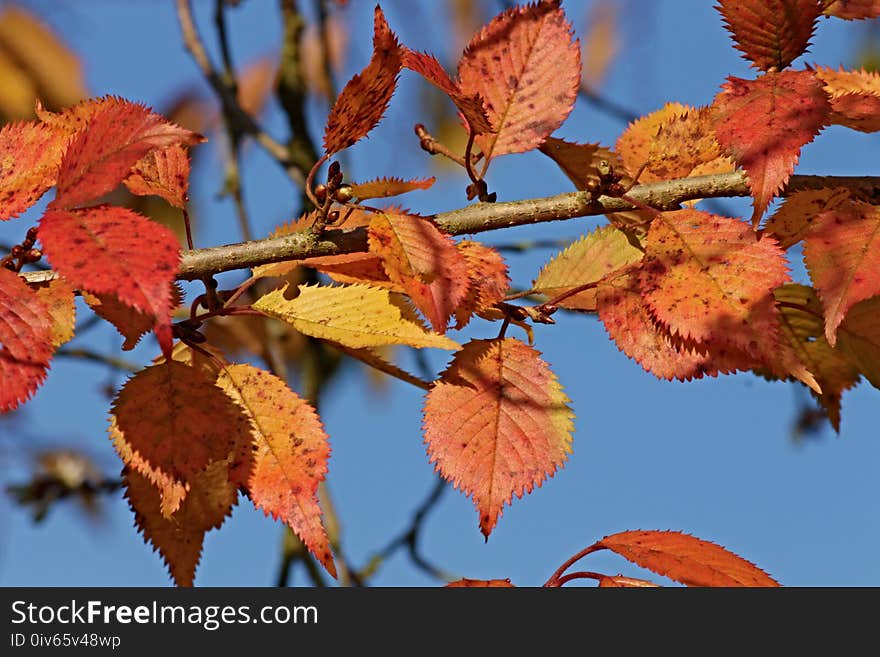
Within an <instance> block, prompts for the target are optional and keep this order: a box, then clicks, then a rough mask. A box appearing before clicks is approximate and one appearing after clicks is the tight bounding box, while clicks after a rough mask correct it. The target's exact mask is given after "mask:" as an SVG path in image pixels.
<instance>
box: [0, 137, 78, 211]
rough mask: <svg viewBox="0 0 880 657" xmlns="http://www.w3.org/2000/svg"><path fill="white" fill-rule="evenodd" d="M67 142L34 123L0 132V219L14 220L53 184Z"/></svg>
mask: <svg viewBox="0 0 880 657" xmlns="http://www.w3.org/2000/svg"><path fill="white" fill-rule="evenodd" d="M65 143H66V140H65V139H64V138H62V137H61V136H59V135H58V134H57V133H55V132H54V131H52V130H51V129H49V128H47V127H46V126H44V125H41V124H39V123H35V122H33V121H30V122H27V123H7V124H6V125H4V126H3V129H2V130H0V219H11V218H12V217H16V216H18V215H19V214H21V213H22V212H24V211H25V210H27V209H28V208H29V207H31V206H32V205H33V204H34V203H36V202H37V200H39V198H40V197H41V196H42V195H43V194H45V193H46V191H47V190H48V189H49V188H50V187H51V186H52V185H54V184H55V178H56V176H57V175H58V167H59V165H60V164H61V155H62V153H63V152H64V144H65Z"/></svg>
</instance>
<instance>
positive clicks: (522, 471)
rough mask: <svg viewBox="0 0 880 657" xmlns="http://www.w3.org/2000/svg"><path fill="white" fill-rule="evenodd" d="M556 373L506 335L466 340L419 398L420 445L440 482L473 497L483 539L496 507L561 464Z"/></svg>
mask: <svg viewBox="0 0 880 657" xmlns="http://www.w3.org/2000/svg"><path fill="white" fill-rule="evenodd" d="M568 401H569V399H568V397H566V395H565V393H564V392H563V391H562V386H560V385H559V382H558V381H557V380H556V375H554V374H553V372H552V371H551V370H550V368H549V366H548V365H547V364H546V363H545V362H544V361H543V360H541V358H540V354H539V353H538V352H537V351H536V350H534V349H532V348H531V347H529V346H527V345H525V344H523V343H522V342H520V341H519V340H515V339H513V338H502V339H496V340H472V341H471V342H469V343H468V344H466V345H465V346H464V348H463V349H462V350H461V351H459V352H458V353H457V354H456V355H455V358H454V359H453V361H452V363H451V364H450V366H449V368H448V369H447V370H446V371H445V372H444V373H443V374H442V375H441V377H440V380H439V381H438V382H437V384H436V385H435V386H434V388H433V389H432V390H431V391H430V392H428V394H427V397H426V399H425V409H424V410H425V420H424V423H423V426H424V430H425V443H426V444H427V445H428V454H429V456H430V458H431V462H432V463H436V470H437V471H438V472H440V474H441V475H442V476H443V478H444V479H446V480H447V481H450V482H452V484H453V485H454V486H455V487H456V488H458V489H460V490H462V491H463V492H464V493H465V494H466V495H468V496H470V497H472V498H473V500H474V504H475V505H476V507H477V511H478V512H479V514H480V530H481V531H482V532H483V535H484V536H486V537H487V538H488V536H489V534H490V533H491V532H492V529H493V528H494V527H495V524H496V523H497V522H498V516H499V515H501V509H502V507H503V506H504V505H505V504H509V503H510V502H511V501H512V499H513V496H514V495H516V496H517V497H522V496H523V495H525V494H526V493H530V492H532V489H533V488H534V487H535V486H536V485H537V486H540V485H541V484H542V483H543V482H544V480H545V479H546V478H547V477H551V476H553V474H554V473H555V472H556V470H557V468H560V467H562V465H563V463H564V462H565V460H566V458H567V457H568V454H569V453H570V452H571V432H572V429H573V426H572V417H573V413H572V412H571V409H569V407H568V405H567V404H568Z"/></svg>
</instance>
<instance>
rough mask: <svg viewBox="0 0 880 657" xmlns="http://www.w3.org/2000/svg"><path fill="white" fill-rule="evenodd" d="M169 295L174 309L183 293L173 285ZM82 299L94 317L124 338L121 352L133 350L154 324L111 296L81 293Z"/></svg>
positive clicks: (179, 302)
mask: <svg viewBox="0 0 880 657" xmlns="http://www.w3.org/2000/svg"><path fill="white" fill-rule="evenodd" d="M171 293H172V294H171V307H172V308H176V307H177V306H179V305H180V304H181V301H182V299H183V291H182V290H181V289H180V286H179V285H178V284H177V283H174V284H172V286H171ZM82 297H83V301H85V302H86V303H87V304H89V307H90V308H91V309H92V310H93V311H94V312H95V314H96V315H98V316H99V317H101V318H102V319H104V320H106V321H108V322H110V323H111V324H113V326H114V327H115V328H116V330H117V331H119V334H120V335H121V336H122V337H123V338H125V342H123V343H122V350H123V351H129V350H131V349H134V348H135V346H136V345H137V343H138V342H139V341H140V339H141V336H143V335H144V333H146V332H147V331H149V330H150V329H151V328H153V324H154V323H155V319H154V318H153V317H152V316H151V315H149V314H146V313H142V312H140V311H138V310H135V309H134V308H132V307H131V306H128V305H126V304H125V303H123V302H122V301H120V300H119V299H118V298H117V297H115V296H114V295H112V294H90V293H89V292H83V293H82Z"/></svg>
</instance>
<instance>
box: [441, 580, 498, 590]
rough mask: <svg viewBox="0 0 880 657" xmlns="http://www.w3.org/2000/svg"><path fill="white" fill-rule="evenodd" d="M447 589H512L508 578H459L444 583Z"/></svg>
mask: <svg viewBox="0 0 880 657" xmlns="http://www.w3.org/2000/svg"><path fill="white" fill-rule="evenodd" d="M446 588H448V589H512V588H515V587H514V585H513V584H511V583H510V580H509V579H467V578H465V579H459V580H456V581H454V582H450V583H449V584H447V585H446Z"/></svg>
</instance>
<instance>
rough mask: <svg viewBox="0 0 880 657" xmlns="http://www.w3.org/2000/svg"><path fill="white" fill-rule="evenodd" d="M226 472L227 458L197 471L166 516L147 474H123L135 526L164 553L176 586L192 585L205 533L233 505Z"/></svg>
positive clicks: (233, 490) (233, 489) (235, 492)
mask: <svg viewBox="0 0 880 657" xmlns="http://www.w3.org/2000/svg"><path fill="white" fill-rule="evenodd" d="M228 470H229V465H228V463H227V462H226V461H215V462H213V463H211V464H210V465H209V466H207V467H206V468H205V469H204V470H203V471H202V472H199V473H198V474H197V475H196V477H194V478H193V480H192V484H191V487H190V490H189V494H188V495H187V496H186V499H185V500H183V502H182V503H181V505H180V508H179V509H178V510H177V511H175V513H174V514H173V515H172V516H171V517H170V518H166V517H165V516H164V515H163V514H162V511H161V509H160V505H161V500H160V497H159V493H158V491H157V490H156V488H155V487H154V486H153V484H152V483H150V481H149V480H148V479H147V478H146V477H144V476H143V475H142V474H140V473H139V472H137V471H135V470H130V469H129V470H126V471H125V472H124V473H123V485H124V487H125V498H126V499H127V500H128V503H129V505H130V506H131V509H132V511H134V517H135V525H136V526H137V528H138V529H139V530H140V531H141V532H143V535H144V540H145V541H149V542H150V543H151V544H152V545H153V549H154V550H158V551H159V553H160V554H161V555H162V558H163V559H164V560H165V564H166V565H167V566H168V571H169V572H170V573H171V577H172V578H173V579H174V583H175V584H177V586H192V585H193V579H194V578H195V572H196V567H197V566H198V564H199V560H200V558H201V554H202V543H203V542H204V538H205V534H206V533H207V532H208V531H209V530H211V529H218V528H219V527H220V526H221V525H222V524H223V522H224V520H226V517H227V516H228V515H229V514H230V512H231V511H232V507H233V506H235V502H236V500H237V498H238V490H237V489H236V487H235V486H234V485H233V484H232V483H230V481H229V477H228Z"/></svg>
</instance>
